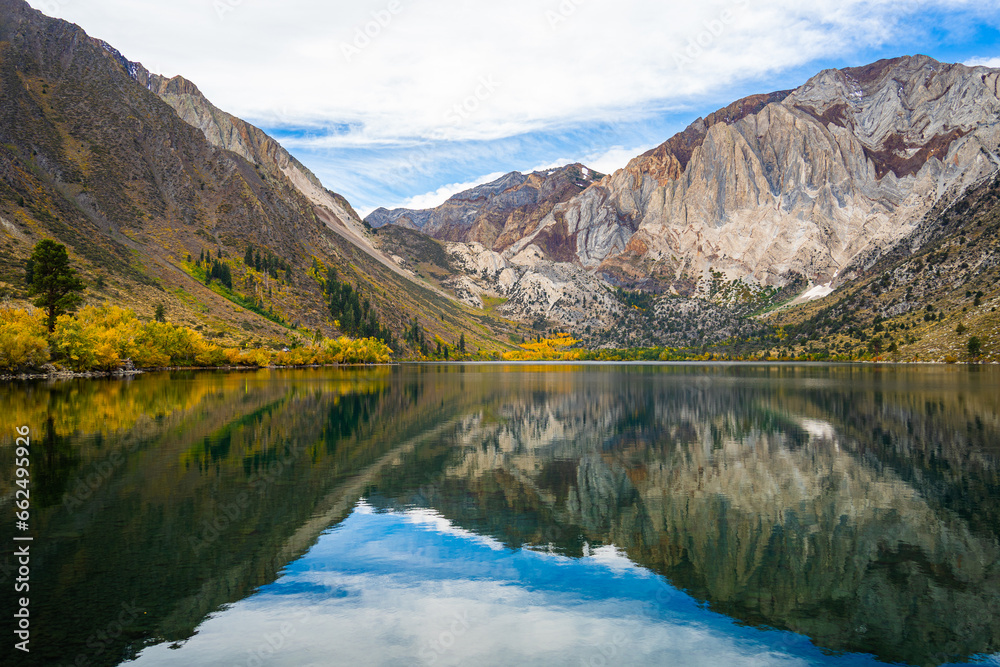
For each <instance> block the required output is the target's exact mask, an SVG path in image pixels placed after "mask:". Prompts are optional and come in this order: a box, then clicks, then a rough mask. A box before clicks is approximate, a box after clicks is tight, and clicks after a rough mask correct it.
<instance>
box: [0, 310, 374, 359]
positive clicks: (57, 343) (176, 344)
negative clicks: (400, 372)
mask: <svg viewBox="0 0 1000 667" xmlns="http://www.w3.org/2000/svg"><path fill="white" fill-rule="evenodd" d="M391 355H392V350H391V349H389V347H388V346H387V345H386V344H385V343H383V342H382V341H380V340H375V339H371V338H364V339H357V340H353V339H349V338H343V337H342V338H339V339H336V340H333V339H323V340H321V341H319V342H317V343H315V344H312V345H308V346H303V347H296V348H294V349H291V350H283V351H279V352H274V351H272V350H268V349H246V350H240V349H236V348H224V347H221V346H219V345H217V344H216V343H212V342H211V341H208V340H206V339H205V337H204V336H202V335H201V334H200V333H199V332H197V331H194V330H193V329H189V328H187V327H183V326H177V325H174V324H170V323H169V322H142V321H140V320H139V318H138V317H136V315H135V313H134V312H132V311H131V310H129V309H126V308H119V307H118V306H112V305H103V306H86V307H84V308H81V309H80V310H79V312H77V313H76V314H74V315H60V316H59V318H58V319H57V320H56V326H55V331H54V332H53V333H52V335H51V337H48V336H47V332H46V326H45V314H44V313H43V312H42V311H41V310H38V309H36V308H30V309H27V310H25V309H20V308H13V307H10V306H2V307H0V370H3V371H22V370H26V369H30V368H38V367H39V366H41V365H43V364H45V363H46V362H48V361H50V360H51V361H53V362H54V363H56V364H57V365H60V366H63V367H65V368H68V369H70V370H73V371H91V370H100V371H111V370H115V369H120V368H123V367H126V366H128V365H129V364H131V365H132V366H134V367H136V368H159V367H165V366H200V367H218V366H256V367H264V366H271V365H279V366H303V365H318V364H334V363H341V364H343V363H385V362H388V361H389V360H390V357H391Z"/></svg>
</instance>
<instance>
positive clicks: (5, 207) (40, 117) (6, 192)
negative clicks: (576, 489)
mask: <svg viewBox="0 0 1000 667" xmlns="http://www.w3.org/2000/svg"><path fill="white" fill-rule="evenodd" d="M0 9H2V13H0V173H2V174H3V178H2V179H0V228H2V230H3V232H2V233H3V236H2V238H0V296H3V297H7V298H12V299H14V300H15V301H21V302H23V301H24V300H26V290H25V285H24V273H23V266H24V261H25V260H26V258H27V257H28V256H29V254H30V251H31V248H32V246H33V245H34V244H35V243H36V242H37V241H38V240H40V239H42V238H45V237H51V238H55V239H56V240H58V241H60V242H63V243H65V244H67V246H68V247H69V249H70V254H71V257H72V260H73V262H74V265H75V266H76V267H77V268H78V270H79V271H80V272H81V273H82V275H83V276H84V277H85V279H86V280H87V281H88V283H89V289H88V292H87V299H88V301H89V302H91V303H100V302H104V301H113V302H115V303H120V304H122V305H126V306H129V307H132V308H133V309H135V310H136V311H137V312H138V313H139V314H140V316H143V317H151V316H152V315H153V312H154V310H155V309H156V307H157V305H159V304H162V305H163V306H164V307H165V309H166V313H167V318H168V319H169V320H171V321H174V322H176V323H179V324H186V325H188V326H192V327H194V328H196V329H199V330H201V331H202V332H203V333H204V334H205V335H206V336H207V337H209V338H215V339H222V340H223V341H225V342H227V343H231V344H239V343H245V344H250V343H253V344H263V343H265V342H266V343H271V344H274V345H283V344H287V343H294V342H295V341H296V340H301V339H303V338H310V337H312V336H314V335H316V333H317V332H319V333H324V334H326V335H334V334H338V333H347V334H350V335H370V334H371V333H375V332H380V334H387V335H389V336H390V337H397V336H401V334H403V333H404V332H405V331H407V330H408V329H409V324H410V322H412V319H413V318H414V317H416V318H417V319H418V321H419V322H420V324H421V326H422V327H423V328H424V329H425V330H426V336H425V339H427V340H433V339H434V337H435V336H438V337H440V338H441V339H442V341H443V342H444V343H451V344H454V343H455V342H456V341H458V340H459V338H460V337H461V336H462V335H463V334H464V335H465V337H466V339H467V342H468V343H469V344H470V345H471V347H472V349H473V350H476V349H481V348H484V347H485V348H492V349H499V348H502V347H506V346H509V343H508V342H507V341H514V340H517V339H519V338H520V337H522V336H525V335H529V334H530V333H531V330H532V329H533V330H535V331H541V330H546V329H548V330H551V329H563V330H569V331H572V332H574V333H575V334H577V335H578V336H581V337H583V338H584V340H585V342H586V343H587V344H588V345H590V346H600V347H616V346H653V345H658V346H673V347H684V346H699V347H705V348H707V347H708V346H713V345H722V344H725V345H727V346H729V348H730V349H744V348H747V347H749V348H751V349H756V350H757V351H758V352H760V351H767V352H768V353H774V354H779V355H780V354H785V353H791V352H793V351H797V352H803V351H813V352H815V351H819V352H822V353H824V354H828V355H830V356H836V355H847V356H850V355H855V356H856V355H857V354H858V353H859V352H864V351H865V350H866V349H867V350H868V352H869V353H874V354H876V355H877V354H878V352H879V351H880V349H881V348H883V347H884V349H885V350H886V351H888V349H889V348H890V347H892V348H893V353H894V354H897V355H908V356H907V358H910V357H916V356H919V357H920V358H921V359H926V358H933V359H943V358H946V357H956V356H957V357H959V358H961V352H962V350H963V349H964V348H963V346H964V345H965V344H966V343H967V339H968V338H969V337H970V336H971V335H973V334H974V335H976V336H977V337H979V338H981V340H982V341H983V342H984V348H986V349H987V350H990V351H991V350H992V349H993V348H992V347H991V343H990V341H991V340H993V339H994V338H995V334H996V331H995V328H996V327H995V322H994V320H995V318H994V313H995V311H994V310H992V309H993V308H994V307H995V305H994V303H995V301H996V299H997V297H998V296H1000V295H998V294H997V290H996V288H995V285H996V284H997V282H996V281H995V280H993V279H992V277H993V276H994V274H995V266H996V261H997V258H996V257H995V256H994V251H993V245H992V244H993V242H994V240H995V239H994V236H993V231H992V230H993V229H994V218H993V217H991V216H994V215H995V213H994V212H995V211H996V206H997V199H996V191H995V190H994V189H993V188H994V182H993V180H992V177H993V176H995V174H996V173H997V170H998V167H1000V155H998V151H997V149H998V145H1000V97H998V93H1000V70H993V69H989V68H984V67H966V66H964V65H949V64H943V63H939V62H937V61H935V60H932V59H930V58H928V57H926V56H913V57H902V58H896V59H892V60H883V61H879V62H877V63H873V64H871V65H867V66H864V67H856V68H846V69H839V70H825V71H823V72H820V73H819V74H817V75H816V76H814V77H812V78H811V79H809V80H808V81H807V82H806V83H805V84H803V85H802V86H800V87H798V88H796V89H794V90H790V91H778V92H774V93H769V94H763V95H754V96H750V97H747V98H744V99H742V100H739V101H737V102H734V103H733V104H731V105H729V106H727V107H725V108H723V109H720V110H719V111H717V112H715V113H712V114H710V115H708V116H707V117H705V118H699V119H697V120H696V121H695V122H694V123H692V124H691V125H690V126H689V127H688V128H687V129H685V130H684V131H683V132H681V133H679V134H677V135H675V136H674V137H672V138H670V139H668V140H667V141H666V142H664V143H663V144H661V145H660V146H658V147H656V148H654V149H653V150H651V151H648V152H647V153H645V154H643V155H640V156H637V157H636V158H635V159H633V160H632V161H631V162H630V163H629V164H628V165H627V166H626V167H625V168H623V169H621V170H619V171H617V172H615V173H614V174H612V175H608V176H604V175H601V174H597V173H595V172H593V171H592V170H590V169H588V168H587V167H585V166H583V165H581V164H571V165H566V166H564V167H561V168H559V169H550V170H546V171H539V172H534V173H530V174H521V173H518V172H511V173H509V174H507V175H505V176H503V177H502V178H500V179H498V180H497V181H494V182H492V183H487V184H484V185H481V186H478V187H475V188H472V189H470V190H468V191H466V192H462V193H459V194H457V195H455V196H453V197H452V198H450V199H449V200H448V201H447V202H445V203H444V204H442V205H441V206H438V207H436V208H434V209H431V210H426V211H415V210H406V209H396V210H392V211H390V210H386V209H377V210H376V211H374V212H373V213H372V214H371V215H369V216H368V219H367V220H365V221H362V220H361V219H360V218H359V217H358V215H357V213H356V212H355V211H354V209H353V208H352V207H351V205H350V204H349V203H348V202H347V201H346V200H345V199H344V198H343V197H342V196H340V195H338V194H336V193H335V192H333V191H331V190H328V189H327V188H326V187H325V186H324V185H323V184H322V183H321V182H320V181H319V179H318V178H316V176H315V175H314V174H312V173H311V172H310V171H309V170H308V169H307V168H306V167H305V166H304V165H302V164H301V163H300V162H299V161H298V160H296V159H295V158H294V157H292V156H291V155H290V154H289V153H288V152H287V151H286V150H285V149H283V148H282V147H281V146H280V145H279V144H278V143H277V142H276V141H274V140H273V139H272V138H271V137H269V136H268V135H267V134H266V133H264V132H263V131H261V130H260V129H259V128H256V127H254V126H253V125H251V124H249V123H247V122H245V121H243V120H241V119H239V118H237V117H235V116H232V115H231V114H228V113H226V112H225V111H222V110H221V109H219V108H217V107H216V106H215V105H213V104H212V103H211V102H210V101H209V100H208V99H207V98H206V97H205V96H204V95H203V94H202V93H201V92H200V91H199V89H198V88H197V86H195V84H193V83H192V82H190V81H188V80H187V79H184V78H183V77H173V78H170V79H167V78H165V77H162V76H160V75H157V74H155V73H151V72H149V71H148V70H146V69H145V68H144V67H143V66H142V65H141V64H139V63H135V62H132V61H129V60H128V59H127V58H126V57H124V56H123V55H122V54H121V53H119V52H118V51H117V50H116V49H115V48H114V47H112V46H111V45H109V44H106V43H104V42H102V41H100V40H96V39H93V38H91V37H89V36H87V35H86V33H84V32H83V31H82V30H81V29H80V28H78V27H77V26H74V25H71V24H68V23H66V22H63V21H58V20H55V19H50V18H47V17H45V16H44V15H42V14H40V13H39V12H37V11H35V10H33V9H31V8H30V7H29V6H28V5H27V4H25V3H24V2H22V1H21V0H0ZM945 249H947V253H945V254H944V255H942V254H941V253H942V251H943V250H945ZM945 257H947V259H944V258H945ZM258 258H259V259H258ZM215 265H218V266H220V267H223V268H224V269H225V270H224V273H225V274H226V276H227V279H226V281H225V283H223V282H222V281H221V280H220V279H211V278H209V277H208V276H207V274H208V269H209V267H211V266H215ZM918 265H919V267H929V266H931V265H933V267H934V268H933V271H930V269H929V268H928V269H927V270H921V269H920V268H917V267H918ZM887 274H888V277H887ZM334 276H335V277H336V278H337V281H338V282H337V283H336V284H332V283H331V282H330V278H331V277H334ZM343 284H346V285H349V286H350V288H351V291H352V292H353V293H356V294H357V295H358V298H357V299H355V301H356V303H354V304H353V305H351V306H350V308H349V309H348V310H349V311H350V312H348V311H346V310H344V306H343V304H341V305H340V306H336V305H335V306H334V307H333V308H331V303H330V302H331V286H337V285H343ZM338 289H339V287H338ZM831 293H832V294H831ZM972 294H977V295H979V296H978V297H977V298H976V301H978V304H976V305H975V306H973V305H971V302H970V304H969V305H967V306H965V308H966V310H965V311H963V314H962V315H961V318H962V322H961V324H962V327H961V330H959V331H956V330H955V329H957V328H958V324H959V322H957V321H956V322H952V320H950V319H947V318H952V317H958V315H957V314H956V313H954V312H953V309H952V308H949V307H946V306H945V305H944V304H945V303H947V302H948V301H949V300H951V301H952V302H953V303H957V302H958V301H954V300H956V299H957V300H959V301H960V300H962V299H966V298H967V295H972ZM827 295H829V296H827ZM824 296H826V298H825V299H821V300H819V301H817V299H819V298H820V297H824ZM341 301H343V299H341ZM982 304H988V306H989V309H988V310H985V311H984V310H983V306H982ZM778 306H781V308H779V309H778V312H777V313H776V314H775V313H772V312H771V311H772V310H774V309H775V308H776V307H778ZM928 306H930V307H931V308H932V311H928V310H926V309H927V307H928ZM933 309H936V310H933ZM946 309H947V310H948V315H947V316H946V319H945V320H942V319H940V317H939V316H938V315H935V317H934V319H929V318H928V319H925V318H924V317H923V315H921V317H920V318H915V316H914V314H915V313H918V312H923V313H930V312H935V313H938V314H939V315H940V314H941V313H943V312H944V310H946ZM834 318H836V321H835V322H834ZM918 320H919V321H918ZM942 322H947V323H948V326H949V327H951V328H950V329H944V328H943V327H944V326H945V325H944V324H942ZM777 326H780V327H782V329H781V331H782V332H784V333H782V334H781V335H778V334H777V333H775V331H776V329H775V327H777ZM888 326H892V327H893V329H892V331H893V332H902V331H907V332H908V333H907V334H906V335H902V334H900V333H897V334H896V335H892V336H889V335H888V334H889V331H888V329H887V327H888ZM529 327H530V329H529ZM878 327H881V328H878ZM914 327H916V328H917V329H919V330H920V331H923V330H924V329H925V328H926V329H927V332H926V335H925V336H921V335H918V334H917V333H914V332H913V328H914ZM887 336H888V337H887ZM911 339H912V340H911ZM918 339H919V340H918ZM873 340H877V341H882V342H881V343H879V342H872V341H873ZM501 341H503V342H501ZM932 341H937V342H932ZM734 345H735V346H737V347H736V348H733V346H734ZM411 351H412V350H411ZM990 354H992V352H990Z"/></svg>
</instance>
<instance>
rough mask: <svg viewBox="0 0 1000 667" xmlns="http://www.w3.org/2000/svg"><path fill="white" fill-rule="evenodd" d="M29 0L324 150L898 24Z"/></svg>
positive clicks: (620, 100)
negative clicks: (321, 135) (321, 136)
mask: <svg viewBox="0 0 1000 667" xmlns="http://www.w3.org/2000/svg"><path fill="white" fill-rule="evenodd" d="M33 3H34V4H35V5H36V6H38V7H40V8H44V9H46V10H54V11H55V12H56V13H58V14H60V15H62V16H63V17H65V18H67V19H69V20H72V21H76V22H78V23H80V24H81V25H83V27H84V28H85V29H87V30H88V31H90V32H91V33H92V34H94V35H95V36H98V37H101V38H103V39H106V40H107V41H109V42H111V43H112V44H114V45H115V46H116V47H118V48H119V49H120V50H121V51H122V52H123V53H124V54H125V55H126V56H127V57H129V58H132V59H135V60H140V61H142V62H144V64H146V65H147V66H152V67H153V68H156V69H160V70H163V71H164V73H166V74H173V73H183V74H184V76H185V77H187V78H189V79H191V80H193V81H195V83H197V84H198V85H199V86H200V87H201V89H202V90H203V92H205V94H206V95H207V96H208V97H209V98H210V99H212V100H213V101H214V102H215V103H216V104H217V105H219V106H220V107H222V108H224V109H226V110H227V111H230V112H232V113H235V114H237V115H239V116H241V117H244V118H247V119H249V120H262V119H266V120H268V121H278V123H279V124H284V125H289V126H293V125H294V126H308V125H313V126H324V127H327V126H330V125H333V124H341V125H342V126H343V128H344V131H338V132H336V133H334V134H332V135H330V136H328V137H326V139H325V140H326V141H327V145H328V146H329V147H338V146H350V145H371V144H373V143H379V142H386V141H395V140H398V139H400V138H412V137H420V138H424V139H427V138H431V139H436V140H450V141H454V140H488V139H496V138H500V137H508V136H513V135H516V134H521V133H524V132H529V131H534V130H539V129H543V128H547V127H552V126H554V125H561V124H565V123H569V122H573V121H579V120H583V119H586V120H589V121H593V120H596V119H602V118H622V117H636V116H639V115H642V114H648V113H650V112H651V111H655V110H657V109H662V108H664V107H667V106H670V105H675V104H679V103H680V102H682V101H684V100H686V99H690V98H691V97H692V96H696V95H700V94H705V93H707V92H709V91H712V90H719V89H720V88H723V87H725V86H727V85H731V84H732V83H733V82H736V81H740V80H745V79H747V78H748V77H756V76H761V75H763V74H766V73H768V72H776V71H781V70H783V69H787V68H789V67H794V66H797V65H801V64H804V63H808V62H810V61H812V60H815V59H817V58H820V57H827V58H829V57H843V56H849V55H850V54H851V53H852V52H854V51H855V50H857V49H859V48H860V47H862V46H873V45H882V44H885V43H887V42H888V41H890V40H892V39H893V38H894V37H895V36H896V35H898V34H900V33H901V32H902V31H907V30H912V25H911V24H910V23H908V22H907V19H908V16H909V15H911V14H912V7H910V6H909V5H908V4H907V3H899V2H895V1H894V0H893V1H891V0H878V1H875V2H871V1H870V0H848V1H847V2H840V1H835V0H820V1H818V2H808V3H803V2H800V0H761V1H756V2H753V3H752V4H751V3H750V2H749V0H709V1H708V2H701V3H680V4H679V3H649V2H647V1H645V0H620V1H619V2H616V3H610V2H607V3H602V2H594V1H584V0H564V1H562V2H556V0H548V1H546V2H541V3H540V2H538V1H537V0H508V1H507V2H503V3H498V2H492V1H487V0H437V1H436V2H433V3H423V2H416V1H415V0H359V1H357V2H351V3H339V2H338V3H330V2H325V1H323V0H294V1H289V2H283V3H263V2H244V1H242V0H217V1H216V2H207V1H205V0H176V1H175V2H171V3H170V4H169V6H167V5H162V4H161V3H151V2H137V1H136V0H129V1H127V2H126V1H125V0H92V1H90V2H85V3H84V2H75V1H69V0H67V1H64V2H53V1H52V0H33ZM942 4H948V5H949V6H954V5H958V4H965V5H966V6H973V5H972V4H971V3H955V2H945V0H939V1H938V2H925V3H923V7H924V8H925V9H927V8H933V7H935V6H941V5H942ZM989 4H990V5H991V6H995V5H996V3H995V2H991V3H989ZM976 6H980V7H981V5H976ZM220 8H221V9H220ZM271 124H272V125H274V124H275V123H273V122H272V123H271Z"/></svg>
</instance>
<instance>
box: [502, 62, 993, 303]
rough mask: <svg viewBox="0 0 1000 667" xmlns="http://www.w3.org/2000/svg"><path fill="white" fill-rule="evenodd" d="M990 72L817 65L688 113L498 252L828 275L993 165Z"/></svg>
mask: <svg viewBox="0 0 1000 667" xmlns="http://www.w3.org/2000/svg"><path fill="white" fill-rule="evenodd" d="M998 77H1000V72H997V71H996V70H990V69H987V68H983V67H975V68H970V67H966V66H964V65H946V64H942V63H939V62H937V61H935V60H932V59H931V58H928V57H926V56H916V57H903V58H897V59H894V60H883V61H879V62H877V63H874V64H872V65H869V66H866V67H860V68H850V69H843V70H825V71H823V72H820V73H819V74H817V75H816V76H814V77H812V78H811V79H810V80H809V81H808V82H806V83H805V84H804V85H802V86H801V87H799V88H797V89H796V90H794V91H791V92H790V93H787V94H785V93H774V94H772V95H767V96H757V97H752V98H747V99H745V100H742V101H740V102H738V103H736V104H734V105H732V106H730V107H728V108H727V109H724V110H722V111H720V112H717V113H716V114H713V115H712V116H710V117H709V118H708V119H704V120H703V119H698V120H697V121H695V122H694V123H693V124H692V125H691V126H690V127H689V128H688V129H687V130H685V131H684V132H683V133H681V134H680V135H678V136H677V137H674V138H673V139H671V140H670V141H668V142H667V143H665V144H663V145H662V146H660V147H659V148H657V149H654V150H653V151H650V152H649V153H647V154H645V155H643V156H640V157H638V158H636V159H634V160H633V161H632V162H631V163H629V165H628V166H627V167H625V168H624V169H622V170H619V171H618V172H616V173H615V174H613V175H611V176H609V177H608V178H605V179H604V180H602V181H601V183H599V184H596V185H594V186H591V187H590V188H588V189H587V190H586V191H585V192H583V193H581V194H580V195H578V196H577V197H575V198H573V199H572V200H570V201H569V202H567V203H565V204H562V205H557V206H556V207H555V208H554V209H553V211H552V213H551V214H550V215H549V216H547V217H546V219H545V220H544V221H543V222H542V224H541V225H540V226H539V228H538V229H536V230H535V231H534V232H532V233H531V234H529V235H528V236H526V237H525V238H523V239H522V240H520V241H519V242H518V243H516V244H514V245H513V246H512V247H511V248H510V249H508V251H507V252H508V253H509V254H516V253H517V252H520V251H521V250H522V249H524V248H525V247H527V246H528V245H531V244H535V245H537V246H538V247H539V248H540V249H542V250H543V252H545V253H546V254H547V255H549V256H551V257H553V258H558V257H563V256H566V255H567V254H572V255H573V261H574V262H575V263H578V264H579V265H581V266H584V267H587V268H589V269H592V270H597V271H599V272H600V273H602V274H603V275H604V276H606V277H607V278H608V279H609V280H611V281H612V282H615V283H620V284H625V285H630V286H642V287H649V288H653V289H661V290H662V289H670V288H676V287H679V288H680V289H679V290H678V291H680V292H682V293H684V292H685V291H687V292H689V293H690V292H692V290H691V288H690V287H687V286H685V281H684V280H682V278H684V274H694V275H700V276H707V272H708V271H709V270H710V269H715V270H718V271H722V272H724V273H725V275H726V276H727V277H729V278H732V279H736V278H749V279H751V280H753V281H756V282H760V283H764V284H768V285H780V284H783V283H784V282H786V280H787V279H788V276H789V275H791V274H793V273H798V274H802V275H805V276H806V277H808V278H809V279H810V280H811V281H813V282H814V283H817V284H827V283H831V282H833V284H834V286H835V285H836V279H837V278H839V277H843V276H844V275H846V274H848V273H850V271H851V270H852V269H856V268H858V267H857V260H858V259H859V258H865V259H866V260H867V261H871V259H872V258H873V257H876V256H878V254H879V253H880V252H881V251H883V250H884V249H886V248H889V247H891V246H892V245H893V244H894V243H896V242H897V241H899V240H900V239H902V238H904V237H905V236H906V235H907V234H908V233H910V232H911V231H913V230H914V229H915V227H916V225H917V223H918V222H919V221H920V219H921V218H922V217H923V216H924V214H925V213H927V212H928V211H929V210H930V208H931V207H932V206H933V205H934V204H935V203H936V202H937V201H938V200H940V199H941V198H943V197H951V198H954V197H955V196H957V195H958V194H959V193H960V192H961V191H962V190H964V189H965V188H966V187H968V186H969V185H971V184H973V183H976V182H977V181H979V180H980V179H982V178H983V177H985V176H987V175H989V174H991V173H992V172H994V171H995V170H996V169H997V166H998V165H1000V157H998V155H997V150H996V149H997V145H998V141H1000V120H998V112H1000V99H998V97H997V90H998V84H997V79H998ZM553 235H555V236H557V237H558V238H560V239H562V240H563V242H562V243H561V244H558V245H553V244H552V243H551V242H550V241H549V240H548V239H549V238H551V237H552V236H553Z"/></svg>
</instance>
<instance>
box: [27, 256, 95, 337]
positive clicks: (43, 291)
mask: <svg viewBox="0 0 1000 667" xmlns="http://www.w3.org/2000/svg"><path fill="white" fill-rule="evenodd" d="M30 261H31V266H30V271H31V283H30V284H29V285H28V294H29V295H31V296H38V299H37V300H35V305H36V306H38V307H39V308H44V309H45V312H46V315H47V325H48V329H49V332H52V331H55V328H56V318H57V317H59V316H60V315H62V314H63V313H65V312H68V311H71V310H73V309H75V308H76V307H77V306H78V305H79V304H80V302H81V301H83V297H81V296H80V292H82V291H83V288H84V285H83V281H82V280H80V278H79V277H77V275H76V271H74V270H73V267H71V266H70V265H69V254H68V253H67V252H66V246H64V245H63V244H61V243H56V242H55V241H53V240H51V239H44V240H42V241H39V242H38V244H37V245H36V246H35V248H34V250H33V251H32V253H31V260H30Z"/></svg>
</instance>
